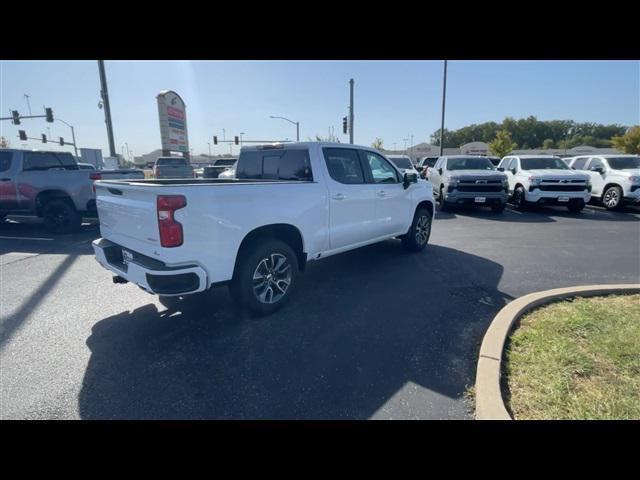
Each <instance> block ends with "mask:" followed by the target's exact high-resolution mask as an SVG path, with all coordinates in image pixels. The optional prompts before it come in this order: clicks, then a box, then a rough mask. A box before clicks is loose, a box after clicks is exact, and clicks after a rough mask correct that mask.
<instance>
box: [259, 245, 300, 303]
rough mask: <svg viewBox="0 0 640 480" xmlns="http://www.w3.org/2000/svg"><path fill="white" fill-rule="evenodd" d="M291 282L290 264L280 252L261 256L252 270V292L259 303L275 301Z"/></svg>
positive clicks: (281, 295)
mask: <svg viewBox="0 0 640 480" xmlns="http://www.w3.org/2000/svg"><path fill="white" fill-rule="evenodd" d="M290 284H291V264H290V263H289V260H287V257H286V256H284V255H282V254H281V253H272V254H271V255H269V256H267V257H265V258H263V259H262V260H260V262H259V263H258V266H257V267H256V269H255V270H254V272H253V293H254V295H255V296H256V298H257V299H258V300H259V301H260V302H261V303H277V302H278V301H280V300H281V299H282V297H284V296H285V294H286V293H287V289H288V288H289V285H290Z"/></svg>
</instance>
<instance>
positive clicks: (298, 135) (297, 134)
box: [269, 115, 300, 142]
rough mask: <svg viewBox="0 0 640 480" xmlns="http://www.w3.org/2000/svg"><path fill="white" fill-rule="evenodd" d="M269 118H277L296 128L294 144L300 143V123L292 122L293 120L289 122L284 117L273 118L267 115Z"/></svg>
mask: <svg viewBox="0 0 640 480" xmlns="http://www.w3.org/2000/svg"><path fill="white" fill-rule="evenodd" d="M269 118H279V119H280V120H286V121H287V122H289V123H293V124H294V125H295V126H296V142H299V141H300V122H294V121H293V120H289V119H288V118H284V117H274V116H273V115H269Z"/></svg>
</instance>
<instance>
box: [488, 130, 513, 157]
mask: <svg viewBox="0 0 640 480" xmlns="http://www.w3.org/2000/svg"><path fill="white" fill-rule="evenodd" d="M517 146H518V145H517V144H516V143H515V142H514V141H513V139H512V138H511V134H510V133H509V132H508V131H507V130H500V131H499V132H498V133H497V134H496V138H494V139H493V140H491V142H489V148H490V149H491V151H492V152H493V154H494V155H497V156H499V157H500V158H502V157H504V156H505V155H507V154H508V153H509V152H511V151H512V150H513V149H514V148H516V147H517Z"/></svg>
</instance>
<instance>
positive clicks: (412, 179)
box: [402, 173, 418, 190]
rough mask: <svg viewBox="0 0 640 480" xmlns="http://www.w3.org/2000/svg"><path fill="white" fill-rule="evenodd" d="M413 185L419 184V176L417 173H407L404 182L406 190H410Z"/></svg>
mask: <svg viewBox="0 0 640 480" xmlns="http://www.w3.org/2000/svg"><path fill="white" fill-rule="evenodd" d="M412 183H418V175H417V174H415V173H405V174H404V181H403V182H402V185H403V186H404V188H405V190H406V189H407V188H409V185H411V184H412Z"/></svg>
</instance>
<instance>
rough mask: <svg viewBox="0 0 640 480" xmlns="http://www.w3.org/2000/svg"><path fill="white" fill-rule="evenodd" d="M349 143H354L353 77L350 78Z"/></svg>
mask: <svg viewBox="0 0 640 480" xmlns="http://www.w3.org/2000/svg"><path fill="white" fill-rule="evenodd" d="M349 143H350V144H352V145H353V78H352V79H351V80H349Z"/></svg>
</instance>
